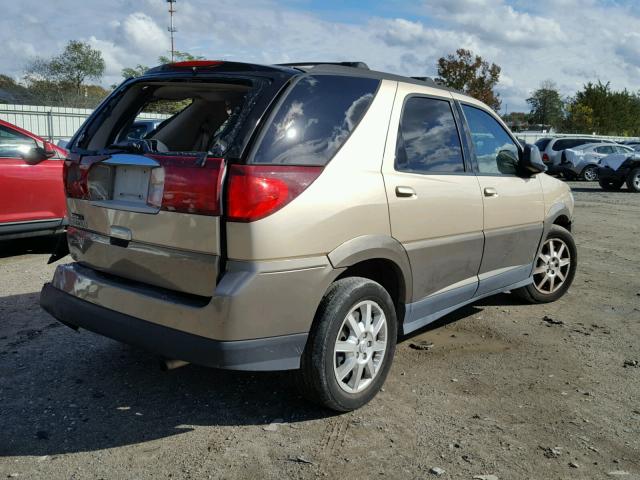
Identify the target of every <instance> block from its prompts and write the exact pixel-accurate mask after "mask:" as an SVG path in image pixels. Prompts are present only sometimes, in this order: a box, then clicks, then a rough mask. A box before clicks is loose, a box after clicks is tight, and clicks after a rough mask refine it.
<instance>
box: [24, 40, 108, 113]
mask: <svg viewBox="0 0 640 480" xmlns="http://www.w3.org/2000/svg"><path fill="white" fill-rule="evenodd" d="M104 70H105V63H104V59H103V58H102V53H101V52H100V50H96V49H94V48H91V46H90V45H89V44H87V43H84V42H79V41H76V40H71V41H70V42H69V43H67V45H66V47H65V49H64V51H63V52H62V53H61V54H59V55H55V56H54V57H52V58H50V59H44V58H36V59H34V60H32V61H31V62H30V63H29V64H28V65H27V66H26V68H25V81H26V86H27V88H28V89H29V91H30V92H32V93H33V95H34V96H35V97H36V98H37V99H38V100H39V102H40V103H45V104H49V105H65V106H75V107H93V106H95V105H96V104H97V103H98V102H99V101H100V99H101V98H102V97H103V96H104V94H106V93H108V92H107V91H106V90H105V89H103V88H102V87H100V86H97V85H87V84H86V83H85V82H87V81H88V80H96V81H99V80H100V79H101V78H102V75H103V74H104Z"/></svg>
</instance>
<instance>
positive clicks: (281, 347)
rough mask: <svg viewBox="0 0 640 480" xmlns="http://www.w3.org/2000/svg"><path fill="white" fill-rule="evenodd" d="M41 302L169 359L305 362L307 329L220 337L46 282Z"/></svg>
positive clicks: (232, 363) (68, 320)
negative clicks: (110, 306)
mask: <svg viewBox="0 0 640 480" xmlns="http://www.w3.org/2000/svg"><path fill="white" fill-rule="evenodd" d="M40 304H41V306H42V308H44V309H45V310H46V311H47V312H49V313H50V314H51V315H52V316H53V317H55V318H57V319H58V320H60V321H62V322H63V323H64V324H65V325H68V326H71V327H74V328H85V329H87V330H90V331H92V332H95V333H99V334H101V335H104V336H106V337H110V338H113V339H115V340H119V341H121V342H123V343H127V344H130V345H135V346H138V347H141V348H144V349H145V350H148V351H151V352H154V353H157V354H158V355H161V356H163V357H165V358H171V359H180V360H184V361H187V362H191V363H195V364H198V365H203V366H207V367H215V368H225V369H230V370H253V371H257V370H292V369H297V368H298V367H299V365H300V355H302V351H303V350H304V346H305V343H306V341H307V334H305V333H300V334H292V335H282V336H277V337H269V338H260V339H254V340H237V341H226V342H224V341H218V340H213V339H211V338H205V337H201V336H199V335H193V334H190V333H187V332H183V331H180V330H176V329H173V328H168V327H164V326H162V325H158V324H155V323H152V322H147V321H145V320H140V319H139V318H134V317H132V316H129V315H125V314H123V313H120V312H116V311H114V310H110V309H108V308H105V307H101V306H98V305H95V304H93V303H90V302H87V301H85V300H81V299H79V298H77V297H74V296H73V295H70V294H68V293H65V292H63V291H62V290H59V289H57V288H55V287H54V286H52V285H51V284H49V283H48V284H46V285H45V286H44V288H43V289H42V293H41V296H40Z"/></svg>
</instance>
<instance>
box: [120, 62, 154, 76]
mask: <svg viewBox="0 0 640 480" xmlns="http://www.w3.org/2000/svg"><path fill="white" fill-rule="evenodd" d="M147 70H149V67H147V66H146V65H141V64H138V65H136V66H135V67H127V68H123V69H122V76H123V77H124V78H136V77H140V76H142V75H144V72H146V71H147Z"/></svg>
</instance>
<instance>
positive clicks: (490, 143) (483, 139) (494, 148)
mask: <svg viewBox="0 0 640 480" xmlns="http://www.w3.org/2000/svg"><path fill="white" fill-rule="evenodd" d="M462 110H463V111H464V116H465V118H466V119H467V124H468V125H469V130H470V131H471V139H472V140H473V145H474V147H475V152H476V158H477V159H478V171H479V173H487V174H493V175H515V174H516V172H517V165H518V147H517V146H516V144H515V143H514V142H513V140H511V137H510V136H509V135H508V134H507V132H506V131H505V130H504V128H502V126H501V125H500V124H499V123H498V122H497V121H496V120H495V119H494V118H493V117H492V116H491V115H489V114H488V113H487V112H485V111H483V110H480V109H479V108H475V107H470V106H469V105H462Z"/></svg>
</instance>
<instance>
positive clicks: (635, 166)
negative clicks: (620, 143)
mask: <svg viewBox="0 0 640 480" xmlns="http://www.w3.org/2000/svg"><path fill="white" fill-rule="evenodd" d="M638 150H640V149H638ZM598 182H599V183H600V186H601V187H602V188H603V189H604V190H608V191H615V190H620V189H621V188H622V185H624V184H625V182H626V184H627V188H628V189H629V190H631V191H632V192H640V151H634V152H632V153H629V152H625V153H616V154H613V155H609V156H607V157H605V158H603V159H602V160H600V164H599V167H598Z"/></svg>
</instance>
